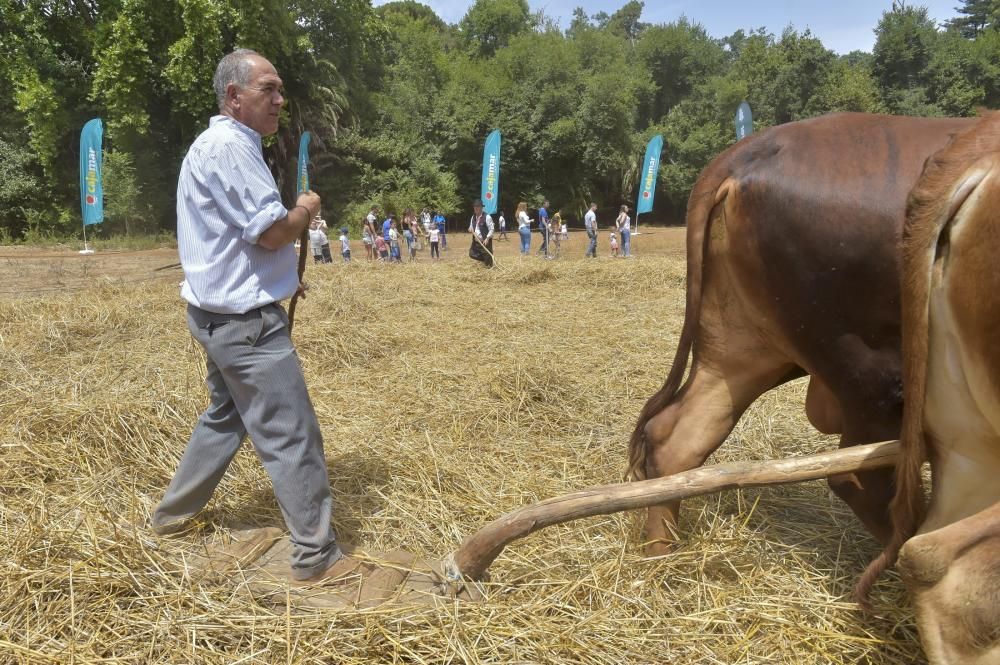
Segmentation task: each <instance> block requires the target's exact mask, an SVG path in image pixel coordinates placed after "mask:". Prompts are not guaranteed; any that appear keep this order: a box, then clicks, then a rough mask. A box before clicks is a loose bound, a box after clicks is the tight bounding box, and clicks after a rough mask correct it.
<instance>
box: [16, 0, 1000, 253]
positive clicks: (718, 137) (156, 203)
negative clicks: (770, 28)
mask: <svg viewBox="0 0 1000 665" xmlns="http://www.w3.org/2000/svg"><path fill="white" fill-rule="evenodd" d="M643 9H644V4H643V2H640V1H638V0H628V1H626V0H621V6H620V7H619V8H618V9H617V10H616V11H612V12H610V13H605V12H601V13H598V14H594V15H592V16H588V15H587V14H586V12H585V11H584V10H583V9H577V10H576V11H575V12H574V13H573V16H572V20H571V23H570V25H569V26H568V28H567V29H565V30H562V29H561V28H560V26H559V25H558V24H557V23H556V22H555V21H554V20H553V19H551V18H549V17H546V16H545V15H544V13H542V12H538V13H536V14H532V13H531V12H530V9H529V5H528V3H527V1H526V0H477V2H475V3H474V4H473V5H472V7H470V9H469V10H468V12H467V13H466V15H465V16H464V17H463V18H462V20H461V21H460V22H459V23H458V24H456V25H448V24H447V23H445V22H444V21H442V20H441V18H440V17H438V16H437V15H436V14H435V13H434V11H433V10H432V9H431V8H430V7H428V6H427V5H425V4H422V3H420V2H417V1H416V0H395V1H393V2H389V3H387V4H385V5H382V6H380V7H379V8H377V9H375V8H373V7H372V4H371V0H335V1H331V0H290V1H285V2H279V1H278V0H176V2H160V1H159V0H87V1H86V2H52V0H0V24H2V25H3V26H4V28H5V30H4V37H3V39H2V40H0V113H2V114H3V115H4V117H5V123H4V124H3V125H0V162H2V163H0V180H2V182H0V237H3V238H11V239H18V238H25V237H29V238H32V239H34V240H39V241H40V240H43V239H46V238H48V239H49V240H48V241H54V240H53V239H54V238H62V237H66V236H67V235H74V234H75V235H76V236H78V235H79V233H80V230H79V224H80V219H79V216H80V215H79V188H78V185H77V182H78V173H77V163H78V155H77V152H78V145H79V143H78V141H79V131H80V128H81V127H82V125H83V124H84V123H85V122H86V121H87V120H89V119H91V118H94V117H101V118H103V119H104V122H105V127H106V129H107V134H106V138H105V145H106V148H107V149H108V151H107V154H106V161H105V194H106V214H107V222H106V223H105V224H104V225H102V226H103V228H102V229H100V230H97V229H94V232H95V233H98V234H99V235H112V234H118V235H121V236H123V237H125V236H126V234H127V237H133V236H135V235H136V234H137V233H140V232H142V233H145V232H156V231H159V230H168V231H169V230H172V229H173V226H174V207H175V206H174V201H173V196H174V190H175V187H176V178H177V173H178V170H179V167H180V163H181V160H182V158H183V156H184V153H185V151H186V150H187V148H188V146H189V145H190V144H191V142H192V141H193V140H194V138H195V137H196V136H197V134H198V133H199V132H201V131H202V130H203V129H204V128H205V127H206V125H207V123H208V119H209V117H210V116H211V115H213V114H214V113H216V101H215V96H214V91H213V90H212V84H211V79H212V75H213V73H214V69H215V66H216V63H217V62H218V60H219V58H220V57H221V56H222V55H223V54H225V53H227V52H229V51H230V50H232V49H233V48H235V47H248V48H253V49H256V50H258V51H260V52H261V53H262V54H263V55H265V56H266V57H268V58H269V59H271V60H272V62H274V64H275V66H276V67H277V69H278V71H279V73H280V74H281V77H282V79H283V80H284V82H285V93H286V94H285V97H286V99H287V104H286V106H285V108H284V110H283V112H282V117H281V123H280V129H279V131H278V133H277V135H275V136H274V137H271V138H269V139H268V140H267V141H266V142H265V158H266V160H267V161H268V164H269V165H270V167H271V169H272V172H273V173H274V175H275V178H276V180H277V182H278V184H279V186H280V187H281V188H282V191H283V194H284V196H285V198H286V200H288V201H291V200H292V198H293V197H294V187H295V184H294V172H295V161H296V153H297V146H298V140H299V137H300V136H301V134H302V132H303V131H305V130H309V131H311V132H312V134H313V144H312V148H311V154H312V156H313V163H312V164H311V169H312V183H313V186H314V188H315V189H316V190H317V191H318V192H319V193H320V195H321V196H322V198H323V205H324V213H325V214H326V216H327V217H328V218H331V219H334V220H338V221H337V222H335V223H343V222H344V221H346V222H349V223H350V224H351V225H357V224H358V223H359V222H360V219H361V218H362V216H363V215H364V214H365V213H366V212H367V208H368V205H370V204H371V203H373V202H377V203H379V204H380V205H382V207H383V209H385V210H391V211H394V212H397V213H401V212H402V211H403V210H404V209H405V208H407V207H413V208H418V209H419V208H422V207H424V206H425V205H427V206H432V207H435V208H438V209H441V210H442V211H444V212H445V213H446V214H448V215H449V216H454V215H457V214H465V212H467V210H468V203H469V201H470V200H471V199H472V198H475V197H477V196H478V195H479V187H480V167H481V159H482V147H483V140H484V138H485V136H486V135H487V134H488V133H489V132H490V131H491V130H493V129H495V128H499V129H500V130H501V131H502V133H503V163H502V169H501V207H502V208H503V209H505V210H507V211H508V213H509V212H510V211H511V210H512V209H513V206H514V205H515V204H516V202H517V201H520V200H527V201H530V202H532V203H533V204H534V205H537V204H538V203H540V200H541V199H542V198H543V197H548V198H549V199H550V200H551V201H552V204H553V207H554V208H555V209H561V210H563V212H564V214H566V215H568V216H570V217H572V216H574V215H579V214H581V213H582V211H583V209H584V206H585V205H586V203H588V202H589V201H590V200H597V201H598V202H599V203H601V204H602V205H618V204H619V203H621V202H631V201H633V200H634V197H635V190H636V177H637V170H638V168H639V160H640V158H641V155H642V151H643V147H644V145H645V143H646V141H647V140H648V139H649V138H650V136H652V135H653V134H655V133H657V132H662V133H663V134H664V138H665V144H666V149H665V153H664V155H663V161H662V167H661V171H660V180H659V184H658V187H659V192H658V195H657V214H658V215H661V216H662V217H663V218H667V219H674V220H679V219H681V217H682V215H683V212H684V208H685V205H686V200H687V196H688V192H689V191H690V188H691V185H692V184H693V183H694V181H695V179H696V178H697V177H698V174H699V173H700V171H701V169H702V168H704V166H705V165H706V164H708V162H709V161H711V159H712V158H713V157H715V155H717V154H718V153H719V152H720V151H722V150H724V149H725V148H726V147H727V146H729V145H730V144H731V143H732V141H733V140H734V136H733V134H734V131H733V113H734V111H735V109H736V107H737V105H738V104H739V103H740V102H741V101H743V100H747V101H748V102H749V103H750V105H751V107H752V109H753V113H754V121H755V126H756V129H757V130H758V131H761V130H763V129H765V128H766V127H768V126H771V125H774V124H778V123H783V122H789V121H792V120H796V119H799V118H806V117H810V116H814V115H818V114H821V113H827V112H831V111H861V112H886V111H888V112H893V113H906V114H915V115H971V114H974V113H976V112H977V109H978V108H979V107H982V106H987V107H996V106H1000V31H998V27H1000V23H998V20H1000V0H963V1H961V2H960V3H959V7H958V8H957V9H958V11H959V13H960V16H959V17H958V18H957V19H956V20H954V21H951V22H949V23H948V24H947V26H946V29H943V30H942V29H939V28H938V27H937V26H936V25H935V24H934V22H933V21H932V20H931V18H930V17H929V16H928V14H927V11H926V10H925V9H923V8H919V7H911V6H909V5H908V4H906V3H905V2H894V3H893V7H892V9H891V10H889V11H886V12H885V13H884V14H883V15H882V18H881V20H880V21H879V24H878V26H877V28H876V37H877V40H876V44H875V47H874V49H873V52H872V53H870V54H869V53H863V52H854V53H850V54H847V55H844V56H839V57H838V56H836V55H835V54H833V53H832V52H831V51H830V50H829V49H827V48H826V47H825V46H824V45H823V44H822V43H821V42H820V40H818V39H817V38H815V37H814V36H813V35H811V34H810V33H809V32H808V31H804V32H798V31H796V30H793V29H787V30H785V31H784V32H783V33H782V34H781V35H779V36H775V35H774V34H771V33H768V32H767V31H765V30H762V29H757V30H737V31H736V32H735V33H733V34H732V35H728V36H724V37H721V38H719V37H713V36H711V35H709V34H707V33H706V31H705V29H704V28H703V27H702V26H700V25H698V24H695V23H692V22H690V21H689V20H687V19H686V18H684V17H680V18H678V19H677V20H676V21H673V22H670V23H665V24H656V25H651V24H648V23H645V22H643V21H642V13H643ZM609 11H610V10H609ZM88 231H89V230H88Z"/></svg>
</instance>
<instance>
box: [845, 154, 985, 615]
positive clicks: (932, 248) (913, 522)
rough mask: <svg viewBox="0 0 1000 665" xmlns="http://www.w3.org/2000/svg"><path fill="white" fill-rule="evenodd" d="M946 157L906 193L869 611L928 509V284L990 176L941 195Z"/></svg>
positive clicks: (861, 596)
mask: <svg viewBox="0 0 1000 665" xmlns="http://www.w3.org/2000/svg"><path fill="white" fill-rule="evenodd" d="M947 157H948V150H947V149H945V150H943V151H942V152H940V153H938V154H937V155H935V156H934V157H932V158H931V159H929V160H928V161H927V165H926V166H925V168H924V175H923V176H922V177H921V179H920V184H918V186H917V187H916V188H914V190H913V192H912V193H911V194H910V200H909V204H908V207H907V215H906V217H907V221H906V226H905V227H904V229H903V248H902V249H903V251H902V257H903V270H902V278H903V284H902V293H903V294H904V296H903V311H902V338H903V344H902V352H903V405H904V407H903V425H902V428H901V431H900V437H899V439H900V460H899V462H898V463H897V464H896V493H895V496H894V497H893V499H892V503H891V504H890V505H889V514H890V517H891V518H892V529H893V531H892V536H891V537H890V539H889V542H888V544H887V545H886V546H885V549H884V550H882V552H881V554H879V555H878V556H877V557H876V558H875V559H874V560H873V561H872V562H871V563H869V564H868V567H867V568H866V569H865V571H864V573H862V575H861V577H860V578H859V579H858V582H857V584H856V585H855V587H854V598H855V600H856V601H857V602H858V603H859V604H860V605H861V606H862V607H863V608H864V609H865V610H870V607H871V606H870V601H869V594H870V593H871V589H872V586H873V585H874V584H875V582H876V581H877V580H878V578H879V576H880V575H881V574H882V573H883V572H884V571H885V569H886V568H888V567H890V566H892V565H893V564H895V563H896V559H897V557H898V556H899V551H900V549H902V547H903V544H904V543H906V541H907V540H909V539H910V538H912V537H913V535H914V534H916V532H917V529H918V528H919V527H920V525H921V524H922V523H923V520H924V516H925V513H926V510H927V507H926V501H925V498H924V482H923V464H924V462H925V461H926V460H927V450H928V448H927V438H926V432H925V431H924V401H925V399H926V395H927V364H928V363H927V360H928V352H929V346H928V344H929V337H930V330H929V323H930V297H931V286H932V283H933V281H934V275H935V272H936V271H938V270H943V269H944V267H943V265H940V266H939V265H938V262H939V261H944V260H945V257H946V255H947V244H948V241H949V229H950V222H951V220H952V219H953V218H954V216H955V213H957V212H958V209H959V208H960V207H961V205H962V203H964V202H965V200H966V199H967V198H968V196H969V194H971V193H972V191H973V190H974V189H975V188H976V186H978V185H979V183H980V182H982V180H983V178H984V177H985V176H986V175H987V173H988V170H982V169H976V168H973V169H972V170H970V171H968V172H967V173H966V174H965V175H964V176H963V177H962V178H961V180H960V181H959V183H958V185H957V186H956V187H955V188H953V189H951V190H950V194H951V195H950V196H947V197H944V196H941V192H942V189H941V187H940V180H939V178H936V177H935V176H936V175H938V174H940V175H947V174H948V169H947V168H946V167H947ZM939 177H940V176H939ZM945 191H949V190H945Z"/></svg>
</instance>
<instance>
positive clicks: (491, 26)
mask: <svg viewBox="0 0 1000 665" xmlns="http://www.w3.org/2000/svg"><path fill="white" fill-rule="evenodd" d="M530 27H531V13H530V10H529V9H528V0H476V3H475V4H474V5H472V7H470V8H469V11H468V12H467V13H466V14H465V16H464V17H463V18H462V22H461V24H460V28H461V31H462V35H463V37H464V39H465V43H466V46H467V48H468V49H469V52H470V53H472V54H474V55H477V56H480V57H484V58H488V57H491V56H493V55H494V54H495V53H496V52H497V51H498V50H499V49H502V48H504V47H506V46H507V44H509V43H510V40H511V39H512V38H514V37H516V36H517V35H519V34H521V33H523V32H525V31H527V30H528V29H529V28H530Z"/></svg>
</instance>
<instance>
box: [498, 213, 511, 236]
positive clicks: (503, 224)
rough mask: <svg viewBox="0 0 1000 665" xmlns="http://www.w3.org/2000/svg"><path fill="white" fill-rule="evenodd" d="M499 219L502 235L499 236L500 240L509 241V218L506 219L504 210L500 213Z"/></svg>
mask: <svg viewBox="0 0 1000 665" xmlns="http://www.w3.org/2000/svg"><path fill="white" fill-rule="evenodd" d="M497 221H498V222H500V237H499V238H498V240H508V241H509V240H510V238H508V237H507V220H506V219H504V217H503V212H502V211H501V213H500V218H499V219H498V220H497Z"/></svg>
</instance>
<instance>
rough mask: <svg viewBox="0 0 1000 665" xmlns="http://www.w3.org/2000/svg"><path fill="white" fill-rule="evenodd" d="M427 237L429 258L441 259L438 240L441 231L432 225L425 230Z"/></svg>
mask: <svg viewBox="0 0 1000 665" xmlns="http://www.w3.org/2000/svg"><path fill="white" fill-rule="evenodd" d="M427 237H428V238H430V241H431V260H433V261H440V260H441V248H440V246H439V245H438V242H439V241H440V240H441V231H439V230H438V227H437V226H432V227H431V230H430V231H428V232H427Z"/></svg>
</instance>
